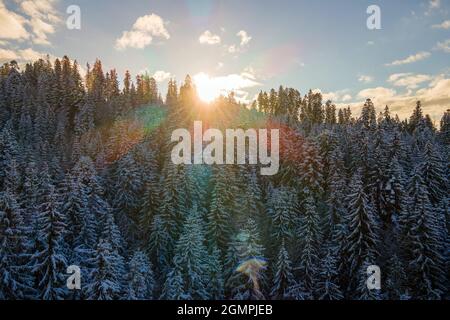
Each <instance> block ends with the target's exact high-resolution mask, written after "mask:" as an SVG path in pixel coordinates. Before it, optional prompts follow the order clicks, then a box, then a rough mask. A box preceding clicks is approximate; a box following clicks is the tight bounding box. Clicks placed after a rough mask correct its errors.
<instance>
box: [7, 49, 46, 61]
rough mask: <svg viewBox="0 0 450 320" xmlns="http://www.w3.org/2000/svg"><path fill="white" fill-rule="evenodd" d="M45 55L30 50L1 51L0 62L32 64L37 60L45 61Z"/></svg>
mask: <svg viewBox="0 0 450 320" xmlns="http://www.w3.org/2000/svg"><path fill="white" fill-rule="evenodd" d="M46 57H47V54H45V53H42V52H38V51H35V50H33V49H31V48H28V49H21V50H11V49H1V48H0V62H2V63H4V62H9V61H12V60H15V61H17V62H22V63H25V62H32V61H35V60H38V59H45V58H46Z"/></svg>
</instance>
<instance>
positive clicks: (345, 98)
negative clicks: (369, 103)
mask: <svg viewBox="0 0 450 320" xmlns="http://www.w3.org/2000/svg"><path fill="white" fill-rule="evenodd" d="M352 99H353V98H352V96H351V95H349V94H346V95H344V96H343V97H342V102H347V101H350V100H352Z"/></svg>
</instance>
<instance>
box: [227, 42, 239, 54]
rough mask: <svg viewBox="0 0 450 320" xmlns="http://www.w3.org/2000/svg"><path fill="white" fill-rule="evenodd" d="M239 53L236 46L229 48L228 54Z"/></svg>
mask: <svg viewBox="0 0 450 320" xmlns="http://www.w3.org/2000/svg"><path fill="white" fill-rule="evenodd" d="M237 52H239V48H238V47H236V45H234V44H233V45H231V46H229V47H228V53H237Z"/></svg>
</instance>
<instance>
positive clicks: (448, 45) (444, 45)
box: [436, 39, 450, 53]
mask: <svg viewBox="0 0 450 320" xmlns="http://www.w3.org/2000/svg"><path fill="white" fill-rule="evenodd" d="M436 49H437V50H441V51H444V52H447V53H450V39H448V40H445V41H443V42H438V44H437V45H436Z"/></svg>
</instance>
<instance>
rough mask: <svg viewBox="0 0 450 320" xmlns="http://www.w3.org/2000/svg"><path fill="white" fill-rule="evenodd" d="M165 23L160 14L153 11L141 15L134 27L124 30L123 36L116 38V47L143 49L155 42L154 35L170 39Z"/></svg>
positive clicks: (120, 48) (118, 48)
mask: <svg viewBox="0 0 450 320" xmlns="http://www.w3.org/2000/svg"><path fill="white" fill-rule="evenodd" d="M165 24H166V23H165V22H164V20H163V19H162V18H161V17H160V16H158V15H156V14H153V13H152V14H150V15H146V16H143V17H139V18H138V19H137V20H136V22H135V23H134V24H133V27H132V29H131V30H130V31H124V32H123V34H122V37H120V38H119V39H117V40H116V49H117V50H125V49H127V48H134V49H143V48H145V47H147V46H149V45H150V44H151V43H152V42H153V38H154V37H157V38H162V39H166V40H167V39H170V34H169V32H168V31H167V29H166V27H165Z"/></svg>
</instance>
